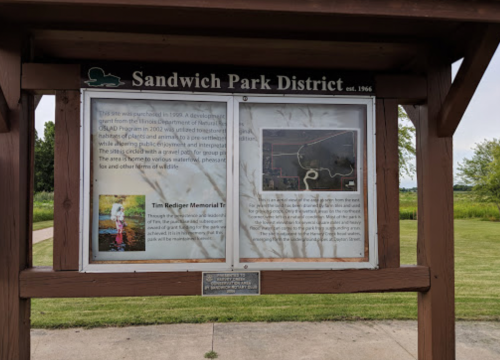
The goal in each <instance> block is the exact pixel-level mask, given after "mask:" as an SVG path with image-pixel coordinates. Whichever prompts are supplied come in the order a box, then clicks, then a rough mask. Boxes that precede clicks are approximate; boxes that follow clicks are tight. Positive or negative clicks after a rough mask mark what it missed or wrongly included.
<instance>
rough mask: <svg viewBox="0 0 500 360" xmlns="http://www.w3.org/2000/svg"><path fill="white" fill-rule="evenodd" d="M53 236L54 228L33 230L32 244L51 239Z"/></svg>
mask: <svg viewBox="0 0 500 360" xmlns="http://www.w3.org/2000/svg"><path fill="white" fill-rule="evenodd" d="M53 237H54V228H53V227H50V228H46V229H42V230H36V231H33V244H36V243H39V242H40V241H43V240H47V239H51V238H53Z"/></svg>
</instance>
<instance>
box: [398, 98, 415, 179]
mask: <svg viewBox="0 0 500 360" xmlns="http://www.w3.org/2000/svg"><path fill="white" fill-rule="evenodd" d="M398 117H399V122H398V152H399V176H400V177H401V176H404V175H407V176H409V177H411V178H413V175H415V165H414V163H413V159H414V158H415V155H416V151H415V142H414V139H415V127H414V126H412V125H407V124H408V121H410V119H409V118H408V115H407V114H406V112H405V111H404V110H403V108H402V107H401V106H399V107H398Z"/></svg>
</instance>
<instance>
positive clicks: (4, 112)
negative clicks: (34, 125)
mask: <svg viewBox="0 0 500 360" xmlns="http://www.w3.org/2000/svg"><path fill="white" fill-rule="evenodd" d="M8 131H9V105H7V100H6V99H5V96H4V94H3V90H2V87H1V86H0V133H6V132H8Z"/></svg>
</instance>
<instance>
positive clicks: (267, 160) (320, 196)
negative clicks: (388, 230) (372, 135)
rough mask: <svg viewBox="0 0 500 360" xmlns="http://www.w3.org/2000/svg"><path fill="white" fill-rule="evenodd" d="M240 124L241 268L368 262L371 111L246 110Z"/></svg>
mask: <svg viewBox="0 0 500 360" xmlns="http://www.w3.org/2000/svg"><path fill="white" fill-rule="evenodd" d="M239 116H240V233H239V234H240V235H239V236H240V245H239V246H240V262H252V261H262V260H263V259H266V260H265V261H295V262H297V261H367V258H366V257H365V256H367V255H368V254H367V252H368V250H367V249H368V248H367V246H368V242H367V235H366V233H365V230H366V229H367V226H366V222H365V221H366V216H365V203H366V202H365V200H364V199H365V193H366V189H365V188H366V175H365V169H366V165H365V163H364V159H365V151H366V146H365V145H364V144H365V138H366V134H365V132H366V130H365V129H366V117H367V108H366V105H336V104H263V103H240V113H239ZM311 259H313V260H311ZM340 259H341V260H340Z"/></svg>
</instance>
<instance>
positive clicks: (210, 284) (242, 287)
mask: <svg viewBox="0 0 500 360" xmlns="http://www.w3.org/2000/svg"><path fill="white" fill-rule="evenodd" d="M202 295H203V296H228V295H229V296H231V295H232V296H234V295H260V272H259V271H252V272H247V271H238V272H235V271H227V272H208V273H207V272H204V273H203V279H202Z"/></svg>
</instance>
